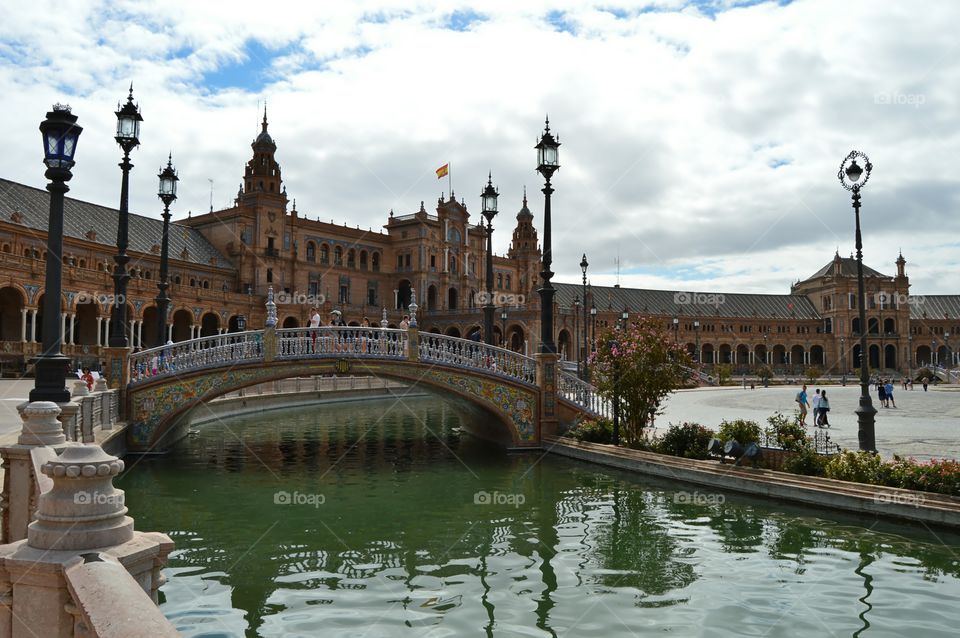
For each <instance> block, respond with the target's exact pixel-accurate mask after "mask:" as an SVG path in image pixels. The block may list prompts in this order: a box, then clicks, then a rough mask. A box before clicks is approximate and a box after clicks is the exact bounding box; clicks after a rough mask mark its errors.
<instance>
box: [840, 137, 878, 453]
mask: <svg viewBox="0 0 960 638" xmlns="http://www.w3.org/2000/svg"><path fill="white" fill-rule="evenodd" d="M858 159H859V160H861V161H862V162H863V163H864V166H863V168H861V167H860V164H858V163H857V160H858ZM872 170H873V164H871V163H870V158H868V157H867V156H866V155H865V154H863V153H861V152H860V151H850V153H849V154H848V155H847V156H846V157H845V158H844V160H843V162H842V163H841V164H840V170H839V171H838V172H837V178H838V179H839V180H840V184H841V185H842V186H843V187H844V188H845V189H847V190H848V191H850V192H851V193H853V195H852V196H851V197H852V200H853V210H854V217H855V219H856V249H857V308H858V310H859V317H860V405H859V406H857V409H856V411H855V412H856V415H857V426H858V431H857V440H858V442H859V444H860V449H861V450H866V451H869V452H876V450H877V443H876V432H875V427H874V426H875V424H874V417H875V415H876V414H877V409H876V408H874V407H873V403H872V401H871V400H870V369H869V362H868V357H867V330H866V325H867V319H866V308H865V305H866V298H865V296H864V287H863V239H862V236H861V234H860V190H861V189H862V188H863V187H864V186H866V184H867V181H868V180H869V179H870V172H871V171H872Z"/></svg>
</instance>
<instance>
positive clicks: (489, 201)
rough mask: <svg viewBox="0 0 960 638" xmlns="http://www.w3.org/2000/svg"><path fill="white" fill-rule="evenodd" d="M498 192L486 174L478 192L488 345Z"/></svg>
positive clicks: (493, 307) (492, 310)
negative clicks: (484, 230)
mask: <svg viewBox="0 0 960 638" xmlns="http://www.w3.org/2000/svg"><path fill="white" fill-rule="evenodd" d="M499 195H500V193H499V192H498V191H497V189H496V188H494V187H493V176H492V174H490V173H488V174H487V187H486V188H484V189H483V192H482V193H480V200H481V202H482V203H483V210H482V213H483V216H484V217H485V218H486V220H487V303H485V304H483V339H484V342H486V344H487V345H488V346H492V345H493V314H494V313H495V312H496V310H497V308H496V304H494V303H493V218H494V217H496V216H497V197H498V196H499Z"/></svg>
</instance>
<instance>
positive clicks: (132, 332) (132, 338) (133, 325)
mask: <svg viewBox="0 0 960 638" xmlns="http://www.w3.org/2000/svg"><path fill="white" fill-rule="evenodd" d="M136 325H137V320H136V319H131V320H130V332H129V333H128V342H129V344H130V347H131V348H136V347H137V344H136V336H137V333H136Z"/></svg>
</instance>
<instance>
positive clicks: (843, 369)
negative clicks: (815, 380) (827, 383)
mask: <svg viewBox="0 0 960 638" xmlns="http://www.w3.org/2000/svg"><path fill="white" fill-rule="evenodd" d="M846 341H847V340H846V338H844V337H840V385H843V386H845V385H847V348H846V345H845V344H846Z"/></svg>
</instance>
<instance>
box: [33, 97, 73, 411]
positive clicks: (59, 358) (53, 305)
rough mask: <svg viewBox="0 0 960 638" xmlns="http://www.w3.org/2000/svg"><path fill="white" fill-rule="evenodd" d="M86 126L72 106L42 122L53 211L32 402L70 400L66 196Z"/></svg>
mask: <svg viewBox="0 0 960 638" xmlns="http://www.w3.org/2000/svg"><path fill="white" fill-rule="evenodd" d="M82 131H83V127H81V126H78V125H77V116H76V115H73V114H72V113H70V107H69V106H65V105H62V104H54V105H53V110H51V111H48V112H47V117H46V119H45V120H44V121H43V122H41V123H40V133H41V135H42V136H43V163H44V164H46V166H47V170H46V172H45V173H44V176H45V177H46V178H47V179H48V180H50V183H49V184H47V190H48V191H50V211H49V216H48V218H47V272H46V279H45V280H44V295H43V351H42V352H41V353H40V356H39V357H37V360H36V363H35V364H34V365H35V369H36V378H35V381H34V387H33V389H32V390H31V391H30V401H53V402H54V403H66V402H68V401H69V400H70V391H69V390H68V389H67V363H68V361H69V359H67V357H65V356H63V353H62V352H61V351H60V350H61V344H62V342H63V341H62V340H63V336H62V335H61V334H60V303H61V294H62V288H63V286H62V284H63V282H62V274H63V196H64V195H65V194H66V192H67V191H69V190H70V188H69V187H68V186H67V182H69V181H70V179H71V178H72V177H73V173H72V172H70V169H71V168H73V165H74V161H73V156H74V153H76V151H77V140H78V139H79V138H80V133H81V132H82Z"/></svg>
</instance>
